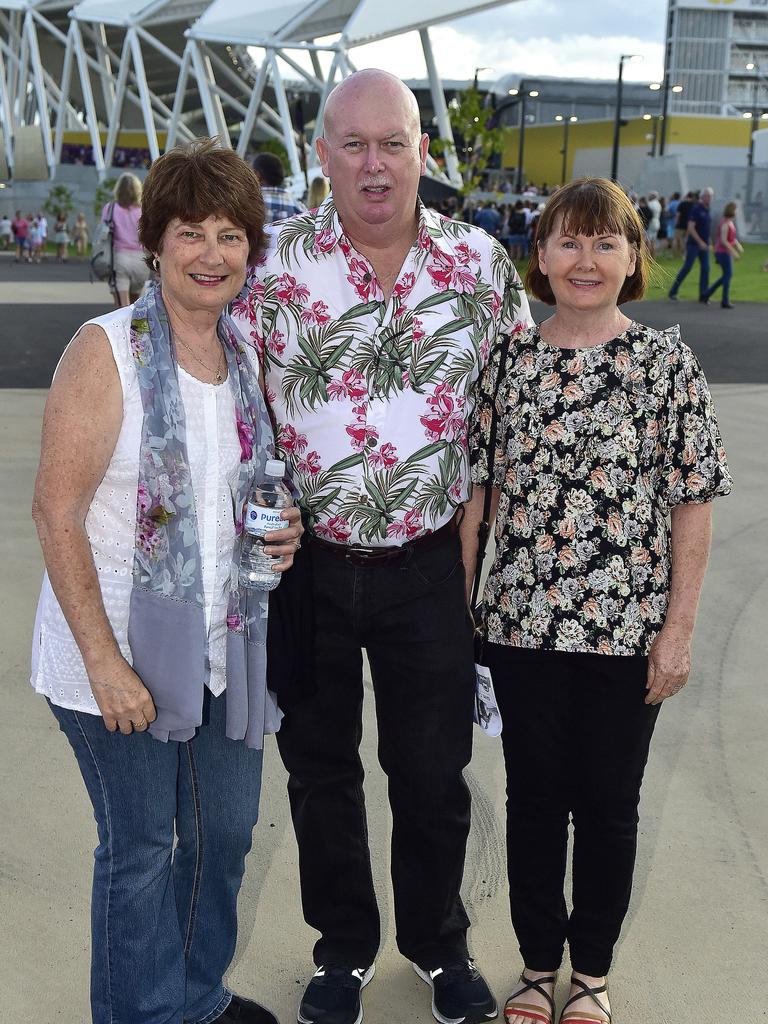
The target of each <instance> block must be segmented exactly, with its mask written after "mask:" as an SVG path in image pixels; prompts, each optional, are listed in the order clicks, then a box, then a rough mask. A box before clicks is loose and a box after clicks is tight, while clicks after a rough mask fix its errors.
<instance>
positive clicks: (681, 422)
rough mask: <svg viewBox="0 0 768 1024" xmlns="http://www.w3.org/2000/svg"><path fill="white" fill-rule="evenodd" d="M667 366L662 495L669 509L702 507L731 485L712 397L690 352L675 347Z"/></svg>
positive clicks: (682, 346) (728, 489)
mask: <svg viewBox="0 0 768 1024" xmlns="http://www.w3.org/2000/svg"><path fill="white" fill-rule="evenodd" d="M676 355H677V356H678V358H676V359H674V360H673V362H672V364H671V366H670V373H671V375H672V381H671V386H670V389H669V397H668V406H667V438H666V455H665V459H664V469H663V475H662V493H663V496H664V499H665V501H666V504H667V506H668V507H669V508H674V507H675V506H676V505H685V504H689V505H690V504H704V503H705V502H708V501H711V500H712V499H713V498H716V497H718V496H720V495H725V494H729V493H730V491H731V487H732V485H733V480H732V478H731V474H730V470H729V469H728V462H727V460H726V456H725V448H724V447H723V440H722V437H721V436H720V428H719V427H718V424H717V418H716V416H715V410H714V406H713V403H712V395H711V394H710V391H709V386H708V385H707V381H706V378H705V377H704V372H703V370H702V369H701V366H700V365H699V362H698V360H697V358H696V356H695V355H694V354H693V352H692V351H691V350H690V349H689V348H688V346H687V345H684V344H682V342H679V343H678V345H677V346H676Z"/></svg>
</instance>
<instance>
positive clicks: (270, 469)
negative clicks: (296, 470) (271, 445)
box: [264, 459, 285, 480]
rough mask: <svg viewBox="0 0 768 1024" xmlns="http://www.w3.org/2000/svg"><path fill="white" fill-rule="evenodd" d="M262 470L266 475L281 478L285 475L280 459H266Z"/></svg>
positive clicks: (283, 464) (283, 465)
mask: <svg viewBox="0 0 768 1024" xmlns="http://www.w3.org/2000/svg"><path fill="white" fill-rule="evenodd" d="M264 472H265V473H266V474H267V476H276V477H279V478H280V480H282V479H283V477H284V476H285V463H284V462H283V460H282V459H267V464H266V466H265V467H264Z"/></svg>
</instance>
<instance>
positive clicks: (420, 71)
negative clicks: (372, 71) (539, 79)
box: [352, 0, 667, 82]
mask: <svg viewBox="0 0 768 1024" xmlns="http://www.w3.org/2000/svg"><path fill="white" fill-rule="evenodd" d="M382 2H383V0H382ZM414 2H417V0H414ZM666 10H667V2H666V0H639V2H638V0H635V3H634V4H633V3H627V0H516V2H514V3H509V4H507V5H505V6H503V7H497V8H495V9H492V10H489V11H484V12H482V13H481V14H474V15H471V16H469V17H466V18H461V19H459V20H457V21H454V22H450V23H447V24H444V25H437V26H435V27H434V28H432V29H430V36H431V38H432V47H433V49H434V52H435V60H436V62H437V65H438V70H439V72H440V74H441V75H442V76H443V78H471V77H472V76H473V75H474V72H475V68H476V67H480V66H484V65H489V66H491V67H492V68H493V70H492V71H484V72H481V74H480V78H487V79H491V80H493V79H495V78H498V77H500V76H501V75H503V74H508V73H513V74H526V75H560V76H564V77H574V78H615V77H616V67H617V63H618V59H619V56H620V55H621V54H622V53H638V54H642V56H643V57H644V58H645V59H644V60H643V61H642V62H637V63H633V64H627V65H625V76H626V77H627V78H628V79H630V80H636V81H645V82H648V81H655V80H658V79H659V78H660V77H661V75H662V69H663V44H664V27H665V20H666ZM352 59H353V60H354V62H355V64H356V66H357V67H360V68H364V67H384V68H387V70H389V71H392V72H393V73H394V74H397V75H399V76H401V77H402V78H422V77H425V75H426V70H425V67H424V57H423V54H422V51H421V44H420V41H419V37H418V35H417V33H415V32H413V33H410V34H409V35H408V36H405V37H400V38H398V39H397V40H392V39H389V40H384V41H382V42H380V43H371V44H370V45H369V46H361V47H359V48H357V49H355V50H354V51H353V52H352Z"/></svg>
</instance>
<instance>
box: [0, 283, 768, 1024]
mask: <svg viewBox="0 0 768 1024" xmlns="http://www.w3.org/2000/svg"><path fill="white" fill-rule="evenodd" d="M20 269H26V268H20ZM4 271H5V267H3V268H2V271H0V275H2V276H3V277H4ZM6 282H7V279H6ZM95 287H96V286H94V288H95ZM6 296H7V293H3V294H1V295H0V335H2V336H3V338H4V340H3V343H2V345H0V349H6V345H7V343H8V342H7V339H8V335H7V328H8V325H9V322H10V321H9V317H8V312H9V305H8V304H7V298H6ZM79 304H80V303H73V304H72V305H79ZM765 308H766V307H761V318H760V319H759V320H757V321H756V322H755V324H754V328H753V329H754V337H755V338H757V337H758V336H759V338H764V330H765V329H764V320H763V319H762V310H763V309H765ZM45 309H46V310H50V312H51V314H52V315H54V314H55V317H56V318H57V323H59V322H60V320H61V318H62V317H64V314H65V313H66V311H67V309H69V307H68V306H67V307H63V306H62V305H60V304H51V305H50V306H46V307H45ZM91 309H93V307H91ZM55 311H57V312H55ZM44 312H45V311H44V310H42V308H41V307H40V306H38V307H37V308H36V313H39V314H40V316H42V315H43V313H44ZM694 312H695V313H698V312H699V311H698V310H695V311H694ZM718 312H719V310H718ZM675 313H676V314H677V317H678V318H680V319H684V313H685V307H684V304H682V303H680V304H679V308H678V307H676V309H675ZM88 315H93V312H92V311H89V312H88V313H86V316H88ZM78 316H80V312H79V310H78ZM86 316H80V320H79V321H78V322H80V321H81V320H82V319H85V318H86ZM45 322H46V323H48V321H45ZM41 323H42V321H39V322H37V323H36V324H35V323H32V324H31V327H30V330H29V331H28V344H29V351H30V356H29V359H30V365H32V364H34V362H35V359H34V356H35V354H39V352H40V351H41V350H42V349H45V348H46V346H47V345H48V343H49V341H50V342H51V344H53V341H54V339H52V338H50V337H48V336H46V334H44V333H43V332H42V331H41ZM59 326H60V323H59ZM688 330H690V328H686V331H688ZM64 337H65V335H64V333H63V332H62V331H61V330H59V331H58V333H57V337H56V339H55V342H56V344H57V345H58V344H59V342H60V340H61V338H64ZM754 344H757V341H755V342H754ZM760 354H762V349H761V350H760ZM747 355H748V356H749V353H747ZM751 358H752V356H749V359H751ZM749 359H748V360H747V362H746V363H745V365H747V366H748V365H752V364H750V363H749ZM709 373H710V378H711V379H713V378H714V379H716V378H717V377H718V376H720V374H719V373H715V374H713V373H712V370H711V369H710V371H709ZM6 380H7V378H4V377H3V376H0V386H2V385H3V384H4V383H6ZM760 381H764V378H763V377H762V376H761V375H759V374H758V375H757V382H756V381H750V380H748V379H747V381H746V382H745V383H741V384H738V385H736V384H727V383H726V384H723V383H720V384H715V386H714V387H713V391H714V395H715V401H716V404H717V409H718V413H719V416H720V421H721V426H722V429H723V434H724V438H725V443H726V447H727V449H728V453H729V457H730V461H731V466H732V469H733V473H734V477H735V481H736V486H735V490H734V493H733V494H732V495H731V496H730V497H728V498H724V499H720V500H718V502H716V506H715V542H714V548H713V553H712V559H711V564H710V570H709V574H708V578H707V582H706V585H705V591H704V596H703V599H702V605H701V611H700V616H699V625H698V629H697V634H696V641H695V652H694V670H693V674H692V678H691V682H690V683H689V685H688V687H687V688H686V689H685V690H684V691H683V692H682V693H681V694H680V695H679V696H677V697H675V698H673V699H672V700H671V701H670V702H668V704H667V705H665V706H664V708H663V709H662V713H661V716H660V718H659V724H658V727H657V731H656V736H655V739H654V744H653V747H652V751H651V759H650V763H649V767H648V770H647V773H646V783H645V788H644V795H643V800H642V807H641V837H640V851H639V856H638V865H637V872H636V880H635V893H634V897H633V904H632V909H631V912H630V915H629V918H628V920H627V923H626V926H625V929H624V933H623V937H622V941H621V944H620V947H619V949H618V955H617V959H616V964H615V968H614V972H613V981H612V986H613V987H612V1002H613V1007H614V1020H615V1021H616V1024H710V1022H711V1024H726V1022H728V1024H730V1022H731V1021H733V1022H737V1021H738V1022H740V1024H741V1022H743V1024H758V1022H760V1021H768V1009H767V1008H768V981H766V973H765V967H764V960H765V949H766V948H768V914H767V913H766V911H768V799H767V797H766V790H767V787H766V754H765V737H766V735H768V689H767V688H766V686H765V665H766V663H768V631H766V629H765V625H764V620H765V609H766V598H767V597H768V574H767V572H766V570H767V568H768V550H767V548H766V543H765V535H766V526H767V525H768V513H766V507H768V490H767V488H766V472H765V471H766V460H765V454H764V451H765V444H764V438H765V437H766V434H767V432H768V414H767V410H766V398H767V397H768V387H766V386H764V384H761V383H759V382H760ZM44 400H45V391H43V390H40V389H38V388H34V387H26V388H23V389H20V390H16V389H13V388H8V387H7V386H6V387H5V389H4V390H2V391H0V474H1V477H0V478H1V479H2V483H3V486H2V494H3V502H2V508H3V513H2V515H3V529H2V531H0V558H2V565H3V572H2V579H1V582H0V652H1V653H2V661H1V662H0V666H1V667H0V687H1V688H2V690H1V692H2V695H3V698H4V699H3V707H4V714H2V715H0V770H2V776H3V784H2V786H1V787H0V821H2V833H0V922H2V925H1V926H0V993H2V995H1V996H0V1024H6V1022H7V1024H12V1022H13V1024H15V1022H16V1021H35V1024H54V1022H56V1024H58V1022H66V1024H85V1022H86V1021H88V1020H89V1019H90V1018H89V1013H88V994H87V988H88V942H89V939H88V906H89V888H90V872H91V864H92V850H93V847H94V845H95V842H96V836H95V828H94V823H93V818H92V814H91V810H90V804H89V802H88V800H87V797H86V794H85V791H84V788H83V786H82V782H81V780H80V777H79V773H78V771H77V768H76V766H75V762H74V759H73V757H72V755H71V752H70V750H69V747H68V744H67V743H66V741H65V739H64V738H63V736H62V735H61V734H60V733H59V731H58V728H57V726H56V723H55V722H54V720H53V718H52V716H51V714H50V712H49V711H48V709H47V707H46V705H45V702H44V701H43V700H42V698H40V697H38V696H36V695H35V694H33V693H32V691H31V689H30V688H29V685H28V682H27V680H28V675H29V646H30V634H31V630H32V623H33V618H34V607H35V601H36V597H37V591H38V587H39V580H40V574H41V571H42V560H41V557H40V552H39V549H38V546H37V541H36V538H35V534H34V529H33V526H32V523H31V520H30V517H29V507H30V502H31V494H32V486H33V481H34V473H35V468H36V463H37V457H38V445H39V428H40V417H41V413H42V408H43V403H44ZM366 697H367V698H368V699H367V700H366V713H365V736H364V741H363V746H364V759H365V763H366V768H367V782H366V788H367V795H368V808H369V828H370V834H371V848H372V850H373V853H374V876H375V880H376V885H377V891H378V893H379V896H380V903H381V907H382V930H383V945H382V951H381V954H380V957H379V960H378V962H377V974H376V977H375V979H374V981H373V982H372V983H371V985H370V986H369V987H368V988H367V989H366V991H365V998H364V1005H365V1020H366V1022H367V1024H385V1022H386V1024H392V1022H395V1024H426V1022H428V1021H431V1020H432V1017H431V1014H430V1012H429V998H428V990H427V988H426V986H425V985H424V984H423V983H422V982H420V981H419V980H418V979H417V978H416V976H415V974H414V973H413V972H412V970H411V969H410V967H409V966H408V965H407V964H406V963H405V962H404V961H403V960H402V958H401V957H400V956H399V955H398V953H397V951H396V948H395V944H394V924H393V912H392V906H391V899H390V895H389V882H388V870H389V865H388V853H387V846H388V835H389V828H390V823H389V815H388V811H387V802H386V785H385V779H384V777H383V774H382V772H381V770H380V768H379V767H378V764H377V763H376V758H375V721H374V713H373V702H372V700H371V699H370V698H371V693H370V686H368V690H367V693H366ZM507 728H525V723H524V722H520V723H507ZM574 743H575V751H576V753H577V752H578V737H575V738H574ZM467 777H468V781H469V784H470V786H471V788H472V792H473V798H474V811H473V831H472V838H471V843H470V848H469V853H468V859H467V869H466V875H465V884H464V893H465V898H466V902H467V906H468V909H469V913H470V916H471V918H472V920H473V924H474V927H473V929H472V936H471V938H472V948H473V952H474V954H475V956H476V957H477V959H478V962H479V963H480V965H481V966H482V968H483V970H484V971H485V973H486V975H487V977H488V979H489V981H490V982H491V984H492V985H493V987H494V989H495V991H496V993H497V995H498V997H499V999H500V1000H502V1001H503V999H504V998H506V996H507V995H508V994H509V992H510V990H511V987H512V985H513V981H514V979H515V977H516V975H517V973H518V972H519V969H520V960H519V955H518V953H517V950H516V944H515V941H514V936H513V935H512V932H511V928H510V925H509V918H508V909H507V902H506V887H505V880H504V807H503V804H504V774H503V765H502V759H501V750H500V746H499V744H498V743H497V742H494V741H489V740H487V739H485V738H484V737H482V736H481V735H480V734H479V733H477V732H476V741H475V754H474V757H473V760H472V764H471V766H470V769H469V770H468V773H467ZM521 841H524V837H521ZM313 941H314V933H313V932H311V930H310V929H309V928H308V927H307V926H306V925H305V924H304V922H303V920H302V917H301V911H300V906H299V896H298V882H297V866H296V849H295V843H294V839H293V834H292V830H291V826H290V821H289V816H288V809H287V800H286V796H285V773H284V771H283V769H282V766H281V764H280V761H279V758H278V756H277V751H276V746H275V744H274V742H273V741H272V740H270V741H269V742H268V744H267V750H266V757H265V774H264V789H263V799H262V811H261V822H260V824H259V826H258V828H257V830H256V833H255V842H254V849H253V852H252V853H251V855H250V857H249V860H248V869H247V874H246V879H245V884H244V886H243V891H242V896H241V934H240V940H239V943H238V948H237V954H236V957H235V962H234V964H233V967H232V970H231V972H230V977H229V982H230V984H231V986H232V987H233V988H235V989H236V990H237V991H239V992H242V993H243V994H244V995H250V996H253V997H254V998H258V999H260V1000H262V1001H263V1002H265V1003H266V1004H267V1005H270V1006H271V1007H272V1008H273V1009H274V1010H275V1011H276V1012H277V1013H278V1014H279V1016H280V1019H281V1021H283V1024H286V1022H289V1021H292V1020H294V1019H295V1011H296V1007H297V1004H298V999H299V997H300V994H301V991H302V988H303V985H304V984H305V982H306V980H307V979H308V977H309V976H310V974H311V973H312V966H311V959H310V950H311V946H312V943H313ZM562 977H563V979H565V978H567V973H566V971H565V970H563V972H562ZM564 987H565V982H564V981H563V983H562V984H561V986H560V989H559V994H560V995H561V996H562V994H563V990H564ZM126 1024H130V1022H126Z"/></svg>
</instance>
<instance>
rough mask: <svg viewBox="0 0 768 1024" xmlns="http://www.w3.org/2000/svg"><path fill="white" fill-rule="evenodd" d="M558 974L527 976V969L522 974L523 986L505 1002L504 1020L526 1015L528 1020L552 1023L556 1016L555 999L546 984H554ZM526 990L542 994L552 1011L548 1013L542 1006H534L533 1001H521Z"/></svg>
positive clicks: (545, 1023)
mask: <svg viewBox="0 0 768 1024" xmlns="http://www.w3.org/2000/svg"><path fill="white" fill-rule="evenodd" d="M555 980H556V976H555V975H554V974H553V975H551V976H550V977H548V978H536V979H535V980H534V979H533V978H526V976H525V971H523V973H522V974H521V975H520V981H522V983H523V986H522V988H519V989H518V990H517V992H513V993H512V995H511V996H510V997H509V999H508V1000H507V1001H506V1003H505V1004H504V1020H506V1021H508V1020H509V1019H510V1018H511V1017H525V1018H527V1019H528V1020H532V1021H535V1022H536V1024H552V1021H553V1020H554V1016H555V1001H554V999H553V998H552V996H551V995H550V994H549V992H547V990H546V989H545V988H543V987H542V986H544V985H550V984H551V985H554V984H555ZM525 992H538V993H539V995H540V996H543V997H544V999H546V1001H547V1002H548V1003H549V1006H550V1008H551V1012H550V1013H547V1011H546V1010H544V1009H543V1008H542V1007H541V1006H534V1005H533V1004H532V1003H521V1002H520V1001H519V996H521V995H523V994H524V993H525Z"/></svg>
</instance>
